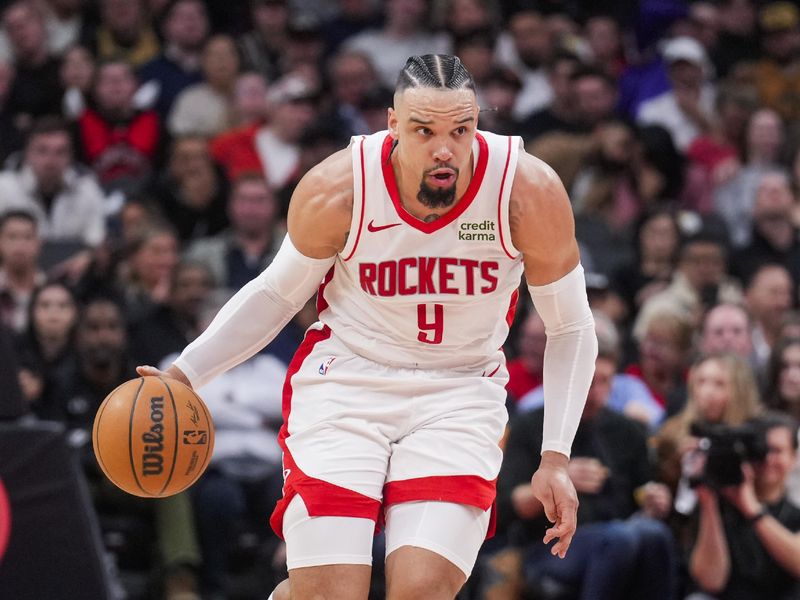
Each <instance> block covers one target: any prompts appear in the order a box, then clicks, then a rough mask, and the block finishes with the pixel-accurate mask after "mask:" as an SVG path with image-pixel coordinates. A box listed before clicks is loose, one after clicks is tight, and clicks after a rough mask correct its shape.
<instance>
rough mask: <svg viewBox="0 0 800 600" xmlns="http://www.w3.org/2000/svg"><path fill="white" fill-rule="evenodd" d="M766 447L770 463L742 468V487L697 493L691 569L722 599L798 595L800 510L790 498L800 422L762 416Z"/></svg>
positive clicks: (757, 422)
mask: <svg viewBox="0 0 800 600" xmlns="http://www.w3.org/2000/svg"><path fill="white" fill-rule="evenodd" d="M753 426H754V427H755V428H756V430H757V431H758V432H759V434H760V435H761V436H763V438H765V442H766V446H767V455H766V457H765V458H764V460H763V461H748V462H745V464H744V465H743V466H742V473H743V479H744V480H743V482H742V483H741V484H740V485H739V486H736V487H730V488H724V489H722V490H714V489H712V488H710V487H706V486H701V487H699V488H698V490H697V495H698V498H699V501H700V506H699V510H698V520H699V523H698V531H697V539H696V541H695V544H694V547H693V548H692V553H691V556H690V559H689V572H690V573H691V575H692V578H693V579H694V581H695V582H696V583H697V584H698V585H699V587H700V589H701V590H703V591H704V592H707V593H710V594H714V595H718V596H719V597H722V598H732V599H742V600H744V599H745V598H782V599H789V598H796V597H797V595H798V593H800V561H799V560H798V557H800V533H799V532H800V508H798V507H797V506H795V505H794V504H792V503H791V502H790V501H789V500H788V498H787V497H786V480H787V477H788V475H789V472H790V471H791V469H792V466H793V465H794V463H795V461H796V460H797V423H796V422H795V421H794V420H793V419H791V418H789V417H787V416H786V415H783V414H780V413H778V414H768V415H764V416H763V417H760V418H758V419H755V420H754V421H753Z"/></svg>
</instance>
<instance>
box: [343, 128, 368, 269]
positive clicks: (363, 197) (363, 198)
mask: <svg viewBox="0 0 800 600" xmlns="http://www.w3.org/2000/svg"><path fill="white" fill-rule="evenodd" d="M365 137H366V136H363V135H362V136H361V149H360V152H361V216H360V217H359V219H358V233H356V242H355V244H353V249H352V250H351V251H350V254H348V255H347V258H345V259H344V260H345V261H348V260H350V259H351V258H353V254H355V253H356V248H358V240H360V239H361V229H362V228H363V227H364V213H365V212H366V211H367V207H366V206H365V204H364V203H365V202H366V200H367V194H366V188H365V183H366V182H365V179H366V177H365V175H364V138H365Z"/></svg>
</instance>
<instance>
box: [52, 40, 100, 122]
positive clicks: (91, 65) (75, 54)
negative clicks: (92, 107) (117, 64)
mask: <svg viewBox="0 0 800 600" xmlns="http://www.w3.org/2000/svg"><path fill="white" fill-rule="evenodd" d="M96 69H97V65H96V63H95V59H94V56H93V55H92V53H91V52H90V51H89V49H88V48H86V47H85V46H71V47H70V48H68V49H67V51H66V52H65V53H64V57H63V60H62V61H61V71H60V76H61V85H62V86H63V88H64V98H63V99H62V101H61V110H62V113H63V114H64V117H66V118H67V119H69V120H70V121H71V120H73V119H77V118H78V117H79V116H80V115H81V114H83V112H84V111H85V110H86V101H87V99H88V98H90V97H91V95H92V84H93V83H94V80H95V73H96Z"/></svg>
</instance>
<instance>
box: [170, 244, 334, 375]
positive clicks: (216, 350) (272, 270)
mask: <svg viewBox="0 0 800 600" xmlns="http://www.w3.org/2000/svg"><path fill="white" fill-rule="evenodd" d="M334 259H335V257H333V256H331V257H330V258H322V259H319V258H309V257H308V256H305V255H303V254H301V253H300V252H299V251H298V250H297V248H295V247H294V244H292V241H291V240H290V239H289V235H288V234H287V235H286V237H285V238H284V240H283V244H282V245H281V247H280V250H279V251H278V253H277V254H276V255H275V259H274V260H273V261H272V263H271V264H270V265H269V266H268V267H267V268H266V269H264V271H263V272H262V273H261V274H260V275H259V276H258V277H256V278H255V279H253V280H252V281H250V282H249V283H248V284H247V285H245V286H244V287H242V289H240V290H239V291H238V292H236V294H235V295H234V296H233V298H231V299H230V300H228V302H227V303H226V304H225V306H223V307H222V308H221V309H220V311H219V313H217V316H216V317H214V320H213V321H212V322H211V324H210V325H209V326H208V328H207V329H206V330H205V331H204V332H203V333H202V334H200V335H199V336H198V337H197V339H196V340H194V341H193V342H192V343H191V344H189V345H188V346H187V347H186V348H185V349H184V351H183V352H182V353H181V355H180V356H179V357H178V358H177V359H176V360H175V366H176V367H178V368H179V369H180V370H181V371H183V373H184V374H185V375H186V377H188V378H189V381H190V382H191V383H192V387H194V388H195V389H198V388H200V387H202V386H203V385H205V384H206V383H208V382H209V381H211V380H212V379H213V378H214V377H216V376H217V375H219V374H221V373H223V372H225V371H227V370H228V369H230V368H232V367H235V366H236V365H238V364H239V363H241V362H243V361H245V360H247V359H248V358H250V357H251V356H253V354H255V353H256V352H258V351H259V350H260V349H261V348H263V347H264V346H265V345H267V344H268V343H269V342H270V341H272V339H273V338H274V337H275V336H276V335H277V334H278V333H279V332H280V330H281V329H283V327H284V326H285V325H286V323H288V322H289V320H290V319H291V318H292V317H293V316H294V315H295V314H297V312H298V311H299V310H300V309H301V308H303V305H304V304H305V303H306V301H308V299H309V298H310V297H311V296H312V294H313V293H314V292H315V291H316V290H317V288H318V287H319V285H320V283H321V282H322V279H323V278H324V277H325V274H326V273H327V272H328V270H329V269H330V268H331V266H332V265H333V262H334Z"/></svg>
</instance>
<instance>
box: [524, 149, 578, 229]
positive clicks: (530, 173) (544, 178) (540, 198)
mask: <svg viewBox="0 0 800 600" xmlns="http://www.w3.org/2000/svg"><path fill="white" fill-rule="evenodd" d="M567 207H569V197H568V196H567V192H566V190H565V189H564V184H563V183H562V182H561V178H560V177H559V176H558V173H556V172H555V170H554V169H553V168H552V167H551V166H550V165H548V164H547V163H546V162H544V161H543V160H541V159H540V158H537V157H536V156H534V155H532V154H530V153H528V152H526V151H525V150H524V149H522V150H520V153H519V158H518V159H517V168H516V171H515V172H514V183H513V185H512V188H511V211H512V212H517V211H524V212H528V211H527V210H525V209H526V208H528V209H530V212H534V213H537V214H541V211H544V212H545V213H548V212H551V211H562V210H564V209H566V208H567Z"/></svg>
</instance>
